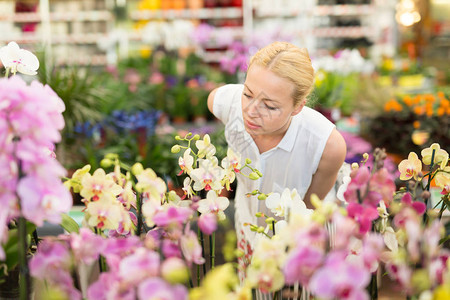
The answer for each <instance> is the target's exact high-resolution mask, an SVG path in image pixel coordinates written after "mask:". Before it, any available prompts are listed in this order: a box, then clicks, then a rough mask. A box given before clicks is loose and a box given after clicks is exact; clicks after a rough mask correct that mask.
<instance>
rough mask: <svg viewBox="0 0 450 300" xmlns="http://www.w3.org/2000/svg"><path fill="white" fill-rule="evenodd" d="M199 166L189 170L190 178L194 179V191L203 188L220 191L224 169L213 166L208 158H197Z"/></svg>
mask: <svg viewBox="0 0 450 300" xmlns="http://www.w3.org/2000/svg"><path fill="white" fill-rule="evenodd" d="M198 162H199V167H198V168H197V169H195V170H193V171H191V178H192V179H193V180H194V182H195V183H194V191H200V190H202V189H205V190H207V191H209V190H214V191H221V190H222V184H221V180H222V178H223V175H224V170H223V169H222V168H221V167H218V166H215V165H214V163H212V162H211V161H210V160H207V159H199V160H198Z"/></svg>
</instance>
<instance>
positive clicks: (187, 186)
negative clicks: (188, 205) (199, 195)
mask: <svg viewBox="0 0 450 300" xmlns="http://www.w3.org/2000/svg"><path fill="white" fill-rule="evenodd" d="M191 183H192V180H191V178H189V177H186V178H185V179H184V181H183V187H182V189H183V192H184V195H183V198H182V199H185V198H188V199H190V198H192V195H193V194H194V191H193V190H192V187H191Z"/></svg>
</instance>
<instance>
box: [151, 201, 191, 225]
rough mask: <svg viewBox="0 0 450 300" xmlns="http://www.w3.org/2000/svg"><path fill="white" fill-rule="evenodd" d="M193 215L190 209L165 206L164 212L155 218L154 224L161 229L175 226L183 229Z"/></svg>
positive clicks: (161, 211)
mask: <svg viewBox="0 0 450 300" xmlns="http://www.w3.org/2000/svg"><path fill="white" fill-rule="evenodd" d="M192 213H193V212H192V210H191V209H190V208H188V207H180V206H175V205H165V206H164V208H163V209H162V210H160V211H158V212H157V213H156V214H155V215H154V216H153V222H155V224H156V225H157V226H161V227H167V226H174V227H176V228H181V227H182V226H183V224H184V223H186V222H187V220H188V219H189V218H190V217H191V216H192Z"/></svg>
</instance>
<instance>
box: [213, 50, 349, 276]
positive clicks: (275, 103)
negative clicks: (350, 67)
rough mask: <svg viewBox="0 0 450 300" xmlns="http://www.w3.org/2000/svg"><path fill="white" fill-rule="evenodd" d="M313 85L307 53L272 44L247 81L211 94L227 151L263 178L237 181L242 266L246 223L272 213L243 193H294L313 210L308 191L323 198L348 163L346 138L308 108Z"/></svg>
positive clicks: (248, 240) (249, 245) (248, 235)
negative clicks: (242, 160)
mask: <svg viewBox="0 0 450 300" xmlns="http://www.w3.org/2000/svg"><path fill="white" fill-rule="evenodd" d="M313 83H314V70H313V68H312V65H311V60H310V58H309V55H308V52H307V51H306V50H305V49H300V48H298V47H296V46H294V45H292V44H290V43H286V42H275V43H272V44H270V45H268V46H266V47H264V48H262V49H260V50H259V51H258V52H257V53H256V54H255V55H254V56H253V57H252V58H251V60H250V63H249V67H248V71H247V76H246V80H245V83H244V84H228V85H225V86H222V87H220V88H217V89H215V90H213V91H212V92H211V94H210V95H209V97H208V108H209V110H210V111H211V112H212V113H213V114H214V115H215V116H216V117H217V118H218V119H220V120H221V121H222V122H223V123H224V124H225V136H226V139H227V142H228V145H229V147H231V148H232V149H233V150H235V151H236V152H238V153H240V154H241V157H242V159H245V158H250V159H251V160H252V166H253V167H255V168H256V169H258V170H260V171H261V172H262V174H263V177H262V178H260V179H259V180H256V181H255V180H251V179H249V178H246V177H245V176H238V184H237V190H236V198H235V225H236V231H237V234H238V247H239V248H240V249H241V250H243V251H244V252H245V253H246V255H245V257H244V260H243V261H241V263H244V264H245V263H248V261H249V260H250V258H251V254H252V249H253V248H254V241H255V233H254V232H251V230H250V228H249V227H248V226H244V224H245V223H251V224H258V222H259V224H260V225H263V224H261V223H263V222H264V220H261V218H260V220H257V218H256V217H255V213H256V212H264V213H265V214H267V215H270V212H268V211H267V209H266V208H265V205H264V201H258V200H257V199H256V197H250V198H249V197H246V196H245V194H246V193H249V192H251V191H253V190H255V189H258V190H259V191H261V192H263V193H269V192H278V193H281V192H282V191H283V189H284V188H289V189H294V188H295V189H297V192H298V193H299V195H300V196H301V198H302V199H303V201H304V202H305V204H306V206H307V207H309V208H312V206H311V203H310V196H311V194H313V193H314V194H317V195H318V196H319V198H321V199H323V198H324V197H325V196H326V195H327V194H328V192H329V191H330V190H331V188H332V187H333V185H334V183H335V181H336V176H337V174H338V171H339V169H340V167H341V166H342V164H343V163H344V159H345V154H346V145H345V141H344V139H343V137H342V136H341V134H340V133H339V132H338V131H337V130H336V128H335V126H334V124H333V123H331V122H330V121H329V120H327V119H326V118H325V117H324V116H322V115H321V114H320V113H319V112H317V111H315V110H313V109H311V108H309V107H307V106H305V104H306V100H307V96H308V95H309V93H310V92H311V90H312V88H313ZM245 259H246V260H247V261H245ZM243 267H244V268H245V265H244V266H243ZM241 279H242V278H241Z"/></svg>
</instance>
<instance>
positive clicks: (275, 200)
mask: <svg viewBox="0 0 450 300" xmlns="http://www.w3.org/2000/svg"><path fill="white" fill-rule="evenodd" d="M266 207H267V208H268V209H270V211H272V213H273V214H274V215H275V216H277V217H284V218H286V217H287V213H289V212H291V213H296V214H301V215H305V216H306V215H310V214H311V213H312V210H311V209H308V208H306V204H305V202H303V200H302V199H301V198H300V195H299V194H298V193H297V190H296V189H293V190H292V191H290V190H289V189H288V188H285V189H284V191H283V193H282V194H281V196H280V194H278V193H273V194H270V195H269V196H268V197H267V199H266Z"/></svg>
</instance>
